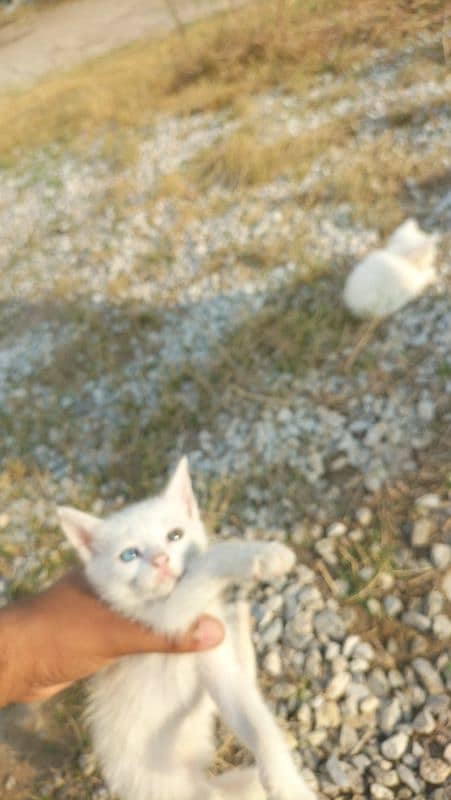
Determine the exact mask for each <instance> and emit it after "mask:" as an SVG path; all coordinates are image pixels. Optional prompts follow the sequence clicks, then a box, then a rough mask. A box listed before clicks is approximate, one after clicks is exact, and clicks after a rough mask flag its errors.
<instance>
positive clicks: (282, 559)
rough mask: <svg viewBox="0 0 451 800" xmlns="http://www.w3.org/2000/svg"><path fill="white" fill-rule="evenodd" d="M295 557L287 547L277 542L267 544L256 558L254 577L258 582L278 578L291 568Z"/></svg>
mask: <svg viewBox="0 0 451 800" xmlns="http://www.w3.org/2000/svg"><path fill="white" fill-rule="evenodd" d="M295 561H296V556H295V554H294V553H293V551H292V550H290V548H289V547H286V546H285V545H284V544H279V542H268V543H267V544H265V545H264V549H263V550H262V552H261V553H259V555H258V556H257V557H256V559H255V563H254V577H255V578H257V579H258V580H266V579H267V578H278V577H280V576H281V575H285V573H286V572H289V571H290V569H292V568H293V566H294V563H295Z"/></svg>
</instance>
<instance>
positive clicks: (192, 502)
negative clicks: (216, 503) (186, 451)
mask: <svg viewBox="0 0 451 800" xmlns="http://www.w3.org/2000/svg"><path fill="white" fill-rule="evenodd" d="M165 497H167V498H168V499H170V500H171V502H173V503H176V504H177V505H182V506H183V508H184V510H185V511H186V513H187V514H188V516H189V517H192V518H193V519H195V518H197V517H199V507H198V505H197V500H196V498H195V496H194V492H193V486H192V483H191V477H190V474H189V466H188V459H187V457H186V456H183V458H182V459H180V461H179V463H178V464H177V468H176V470H175V472H174V474H173V476H172V478H171V479H170V481H169V483H168V485H167V487H166V491H165Z"/></svg>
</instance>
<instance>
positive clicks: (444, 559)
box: [431, 542, 451, 569]
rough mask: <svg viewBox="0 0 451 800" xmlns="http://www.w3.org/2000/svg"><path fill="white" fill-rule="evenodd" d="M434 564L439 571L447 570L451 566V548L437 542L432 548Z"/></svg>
mask: <svg viewBox="0 0 451 800" xmlns="http://www.w3.org/2000/svg"><path fill="white" fill-rule="evenodd" d="M431 557H432V563H433V564H434V566H435V567H437V569H446V568H447V567H449V565H450V564H451V546H450V545H449V544H443V543H442V542H435V544H433V545H432V547H431Z"/></svg>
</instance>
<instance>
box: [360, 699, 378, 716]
mask: <svg viewBox="0 0 451 800" xmlns="http://www.w3.org/2000/svg"><path fill="white" fill-rule="evenodd" d="M379 703H380V700H379V698H378V697H374V695H370V696H369V697H365V699H364V700H362V702H361V703H360V711H361V712H362V714H374V712H375V711H376V710H377V709H378V708H379Z"/></svg>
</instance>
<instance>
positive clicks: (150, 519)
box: [59, 459, 314, 800]
mask: <svg viewBox="0 0 451 800" xmlns="http://www.w3.org/2000/svg"><path fill="white" fill-rule="evenodd" d="M59 515H60V519H61V523H62V527H63V529H64V531H65V533H66V535H67V537H68V538H69V540H70V541H71V542H72V544H74V546H75V547H76V548H77V550H78V552H79V554H80V555H81V557H82V559H83V560H84V562H85V570H86V575H87V577H88V579H89V581H90V582H91V584H92V586H93V587H94V588H95V590H96V591H97V592H98V594H99V595H100V596H101V597H103V598H104V599H105V600H106V602H107V603H109V604H110V605H111V606H113V607H114V608H116V609H118V610H119V611H120V612H122V613H124V614H126V615H127V616H129V617H131V618H133V619H136V620H139V621H141V622H143V623H145V624H148V625H150V626H152V627H153V628H155V629H157V630H160V631H163V632H165V633H169V634H176V633H178V632H181V631H184V630H186V629H187V628H188V627H189V626H190V625H191V624H192V623H193V622H194V621H195V620H196V619H197V617H198V616H199V615H200V614H201V613H203V612H208V613H210V614H213V615H214V616H216V617H219V618H221V619H222V620H223V621H224V623H225V626H226V636H225V639H224V642H223V643H222V644H221V645H220V646H219V647H217V648H215V649H213V650H211V651H205V652H202V653H196V654H188V655H186V654H184V655H144V656H142V655H137V656H129V657H127V658H123V659H121V660H120V661H118V662H117V663H116V664H115V665H113V666H111V667H108V668H107V669H104V670H103V671H102V672H100V673H99V674H98V675H97V676H96V677H94V678H92V679H91V680H90V682H89V719H90V724H91V730H92V737H93V744H94V749H95V751H96V753H97V756H98V758H99V760H100V763H101V765H102V767H103V771H104V774H105V777H106V779H107V781H108V784H109V788H110V790H111V792H112V793H114V794H117V795H118V796H119V798H120V799H121V800H226V799H227V798H228V800H232V798H233V800H264V798H269V799H270V800H314V794H313V793H312V792H311V791H310V789H309V788H308V787H307V786H306V784H305V783H304V781H303V779H302V778H301V777H300V775H299V774H298V772H297V770H296V768H295V766H294V764H293V761H292V759H291V756H290V754H289V752H288V749H287V746H286V744H285V741H284V737H283V735H282V733H281V732H280V730H279V728H278V727H277V725H276V723H275V721H274V719H273V717H272V715H271V713H270V712H269V710H268V709H267V707H266V705H265V703H264V701H263V699H262V697H261V695H260V693H259V691H258V689H257V686H256V684H255V661H254V655H253V647H252V643H251V638H250V630H249V624H248V618H247V616H246V610H245V609H244V610H243V608H242V606H241V607H240V606H234V607H232V609H233V610H232V614H231V615H230V613H229V614H228V615H227V611H226V608H225V607H224V606H223V605H222V604H221V600H220V595H221V592H222V590H223V589H224V587H225V586H226V585H227V584H229V583H231V582H234V581H239V580H246V579H250V578H255V579H259V578H265V579H267V578H269V577H271V576H276V575H283V574H284V573H285V572H287V571H288V570H289V569H290V568H291V567H292V566H293V563H294V555H293V553H292V552H291V550H289V549H288V548H287V547H285V546H284V545H281V544H276V543H267V542H240V541H227V542H221V543H219V544H216V545H212V546H211V547H210V548H208V549H207V539H206V534H205V530H204V527H203V525H202V522H201V519H200V515H199V510H198V506H197V503H196V500H195V497H194V494H193V491H192V487H191V481H190V477H189V472H188V465H187V461H186V459H182V461H181V462H180V464H179V466H178V467H177V470H176V472H175V474H174V476H173V478H172V479H171V481H170V482H169V484H168V486H167V488H166V490H165V491H164V493H163V494H162V495H160V496H158V497H155V498H153V499H151V500H147V501H144V502H142V503H138V504H136V505H133V506H131V507H129V508H127V509H125V510H124V511H121V512H119V513H117V514H114V515H113V516H112V517H110V518H108V519H106V520H105V521H102V520H100V519H98V518H96V517H93V516H91V515H89V514H84V513H82V512H80V511H76V510H75V509H72V508H60V509H59ZM230 617H232V619H231V618H230ZM218 709H219V711H220V712H221V714H222V716H223V718H224V720H225V721H226V723H227V724H228V725H229V726H230V727H231V728H232V730H234V731H235V733H236V734H237V735H238V737H239V738H240V739H241V741H242V742H243V743H244V744H245V745H246V746H247V747H248V748H249V749H250V750H251V751H252V753H253V754H254V756H255V759H256V765H257V766H256V768H251V769H234V770H231V771H230V772H229V773H226V774H225V775H223V776H221V777H216V778H213V777H208V767H209V765H210V764H211V762H212V759H213V755H214V734H213V722H214V715H215V711H217V710H218Z"/></svg>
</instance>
